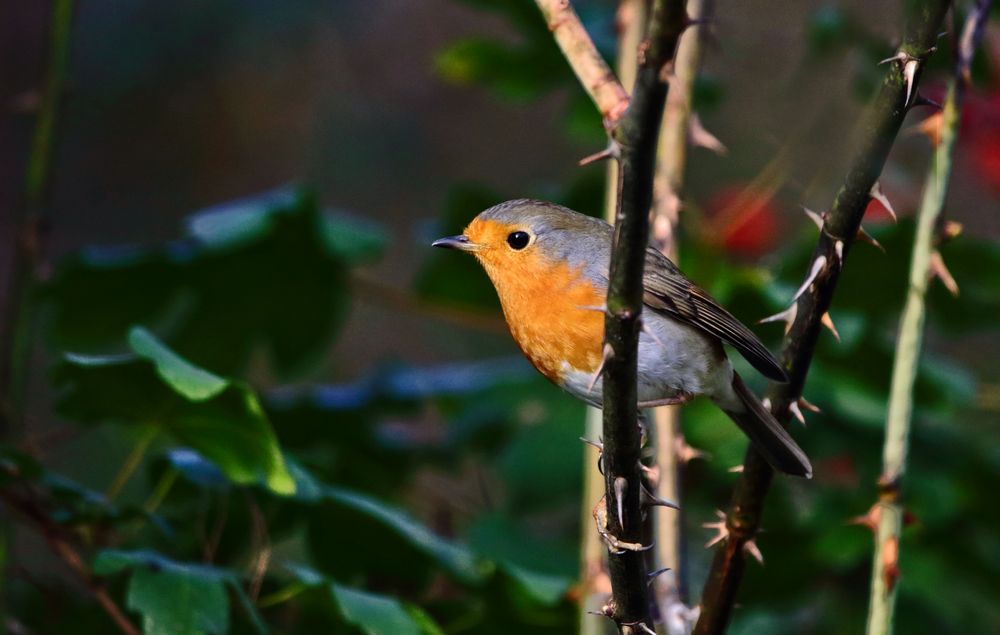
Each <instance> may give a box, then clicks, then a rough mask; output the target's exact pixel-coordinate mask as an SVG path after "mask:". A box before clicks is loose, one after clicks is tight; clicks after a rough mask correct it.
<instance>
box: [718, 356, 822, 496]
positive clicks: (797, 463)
mask: <svg viewBox="0 0 1000 635" xmlns="http://www.w3.org/2000/svg"><path fill="white" fill-rule="evenodd" d="M732 386H733V392H734V393H735V395H736V396H737V397H738V398H739V401H740V405H742V406H743V407H742V408H739V407H724V408H723V411H725V413H726V414H727V415H729V417H730V418H731V419H732V420H733V421H735V422H736V425H738V426H739V427H740V430H742V431H743V434H745V435H747V436H748V437H749V438H750V441H751V442H752V443H753V445H754V447H755V448H756V449H757V451H758V452H760V453H761V455H762V456H763V457H764V458H765V459H766V460H767V462H768V463H769V464H770V465H771V467H773V468H774V469H776V470H778V471H779V472H784V473H785V474H791V475H793V476H804V477H805V478H812V465H811V464H810V463H809V457H807V456H806V453H805V452H803V451H802V448H800V447H799V446H798V444H796V443H795V441H794V440H793V439H792V437H791V436H790V435H789V434H788V432H787V431H785V429H784V428H783V427H782V426H781V424H780V423H778V421H777V419H775V418H774V415H772V414H771V413H770V412H769V411H768V409H767V408H765V407H764V404H762V403H761V402H760V400H759V399H757V396H756V395H755V394H753V393H752V392H750V389H749V388H747V387H746V384H744V383H743V380H742V379H740V376H739V375H738V374H737V373H736V371H733V384H732ZM726 405H727V406H730V405H734V406H735V405H736V404H726Z"/></svg>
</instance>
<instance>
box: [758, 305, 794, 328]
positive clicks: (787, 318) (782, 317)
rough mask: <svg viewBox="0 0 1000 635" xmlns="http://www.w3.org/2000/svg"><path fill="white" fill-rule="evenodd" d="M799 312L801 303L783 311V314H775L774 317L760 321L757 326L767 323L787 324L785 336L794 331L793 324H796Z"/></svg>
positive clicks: (770, 316)
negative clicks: (796, 316)
mask: <svg viewBox="0 0 1000 635" xmlns="http://www.w3.org/2000/svg"><path fill="white" fill-rule="evenodd" d="M798 311H799V303H798V302H793V303H792V305H791V306H790V307H788V308H787V309H785V310H784V311H782V312H781V313H775V314H774V315H769V316H767V317H766V318H764V319H762V320H758V321H757V324H764V323H766V322H779V321H781V322H784V323H785V335H788V332H789V331H790V330H792V324H794V323H795V315H796V314H797V313H798Z"/></svg>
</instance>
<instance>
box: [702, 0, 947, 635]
mask: <svg viewBox="0 0 1000 635" xmlns="http://www.w3.org/2000/svg"><path fill="white" fill-rule="evenodd" d="M948 5H949V3H948V2H947V0H925V1H923V2H921V3H919V4H918V5H917V6H916V7H915V8H914V9H913V10H912V12H911V14H910V16H909V20H908V24H907V28H906V33H905V36H904V39H903V44H902V46H901V47H900V50H899V54H898V55H897V56H894V58H893V60H895V61H894V62H893V63H892V64H891V66H890V67H889V70H888V72H887V73H886V76H885V79H884V80H883V83H882V87H881V90H880V92H879V95H878V97H877V98H876V99H875V101H874V102H873V103H872V104H871V106H870V107H869V109H868V111H867V113H866V115H865V119H864V122H863V127H862V139H861V144H860V147H859V148H858V150H857V151H856V154H855V155H854V159H853V160H852V162H851V165H850V167H849V169H848V172H847V176H846V177H845V179H844V185H843V186H842V187H841V189H840V191H839V192H838V193H837V196H836V198H835V200H834V203H833V206H832V207H831V209H830V212H829V214H828V215H827V217H826V219H825V220H824V225H823V231H821V232H820V239H819V243H818V244H817V246H816V249H815V251H814V252H813V257H812V261H811V264H810V272H813V271H815V266H814V264H815V263H816V262H819V261H820V259H824V261H825V263H826V264H825V265H824V266H823V267H821V268H820V270H819V271H818V272H817V275H815V276H814V277H813V280H812V282H811V284H809V285H808V287H807V288H806V289H804V291H803V293H802V295H801V296H800V297H799V298H798V299H797V300H796V303H797V310H796V317H795V320H794V323H793V324H792V326H791V329H790V330H789V332H788V334H787V335H786V337H785V345H784V350H783V354H782V365H783V366H784V368H785V370H786V371H787V373H788V376H789V380H790V381H789V382H788V383H787V384H780V385H772V386H771V389H770V390H769V393H768V395H769V398H770V402H771V404H772V410H773V412H774V413H775V416H777V417H778V418H779V420H781V421H783V422H784V423H786V424H787V422H788V419H789V404H791V403H793V402H797V401H798V399H799V398H800V397H801V396H802V388H803V385H804V384H805V379H806V374H807V372H808V369H809V364H810V362H811V361H812V356H813V352H814V350H815V347H816V341H817V339H818V337H819V334H820V331H821V329H822V328H823V327H822V317H823V315H824V314H825V313H826V312H827V311H828V310H829V308H830V304H831V302H832V299H833V293H834V290H835V289H836V285H837V281H838V279H839V276H840V272H841V270H842V265H843V259H844V258H846V257H847V255H848V253H849V250H850V247H851V245H852V244H853V242H854V239H855V236H856V235H857V233H858V228H859V227H860V226H861V219H862V217H863V216H864V211H865V208H866V207H867V205H868V202H869V200H870V199H871V191H872V187H873V186H874V184H875V183H876V181H877V179H878V176H879V174H880V173H881V171H882V167H883V166H884V165H885V161H886V158H887V156H888V154H889V149H890V148H891V146H892V143H893V141H894V139H895V137H896V135H897V134H898V132H899V128H900V126H901V124H902V122H903V119H904V117H905V116H906V113H907V111H908V109H909V107H910V106H911V105H912V101H913V100H912V96H913V94H914V92H915V88H916V83H917V82H918V80H919V75H920V72H921V70H922V68H923V65H924V64H923V63H924V61H925V59H926V57H927V56H928V55H929V54H930V53H931V52H932V50H933V47H934V42H935V39H936V37H937V34H938V32H939V31H940V28H941V24H942V22H943V20H944V14H945V12H946V11H947V9H948ZM772 476H773V471H772V470H771V468H770V467H769V466H768V465H767V463H766V462H765V461H764V460H763V459H762V458H761V456H760V455H759V454H758V453H757V452H756V451H755V450H753V448H750V449H749V450H748V451H747V455H746V460H745V461H744V469H743V473H742V474H741V476H740V478H739V480H738V482H737V485H736V489H735V491H734V493H733V499H732V502H731V504H730V509H729V513H728V514H727V517H726V527H727V530H728V537H727V539H726V540H725V541H724V542H723V543H722V544H721V546H720V548H719V549H718V550H717V551H716V553H715V557H714V559H713V561H712V566H711V569H710V571H709V575H708V579H707V581H706V583H705V588H704V590H703V593H702V613H701V617H700V618H699V620H698V623H697V625H696V626H695V630H694V632H695V633H697V634H699V635H708V634H709V633H722V632H724V631H725V628H726V624H727V623H728V622H729V618H730V615H731V614H732V609H733V606H734V604H735V601H736V593H737V590H738V589H739V583H740V580H741V578H742V576H743V570H744V566H745V556H746V549H747V547H746V545H747V544H749V543H751V541H753V539H754V537H755V536H756V534H757V530H758V528H759V526H760V517H761V511H762V509H763V505H764V499H765V497H766V495H767V491H768V489H769V487H770V484H771V478H772Z"/></svg>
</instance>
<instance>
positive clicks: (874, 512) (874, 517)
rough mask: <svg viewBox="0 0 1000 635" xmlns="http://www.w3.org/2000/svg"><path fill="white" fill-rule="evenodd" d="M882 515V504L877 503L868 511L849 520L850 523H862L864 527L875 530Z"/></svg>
mask: <svg viewBox="0 0 1000 635" xmlns="http://www.w3.org/2000/svg"><path fill="white" fill-rule="evenodd" d="M881 516H882V506H881V505H879V504H878V503H875V504H874V505H872V506H871V507H869V508H868V511H867V512H865V513H864V514H862V515H861V516H855V517H854V518H852V519H850V520H848V521H847V524H848V525H860V526H862V527H867V528H868V529H869V530H871V531H872V532H874V531H875V530H876V529H878V521H879V518H880V517H881Z"/></svg>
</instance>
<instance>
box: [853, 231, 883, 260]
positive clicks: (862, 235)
mask: <svg viewBox="0 0 1000 635" xmlns="http://www.w3.org/2000/svg"><path fill="white" fill-rule="evenodd" d="M855 238H857V240H860V241H861V242H864V243H868V244H869V245H871V246H872V247H875V248H876V249H878V250H879V251H881V252H882V253H885V247H883V246H882V243H880V242H879V241H877V240H875V238H874V237H873V236H872V235H871V234H869V233H868V232H866V231H865V228H864V227H862V226H860V225H859V226H858V234H857V236H856V237H855Z"/></svg>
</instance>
